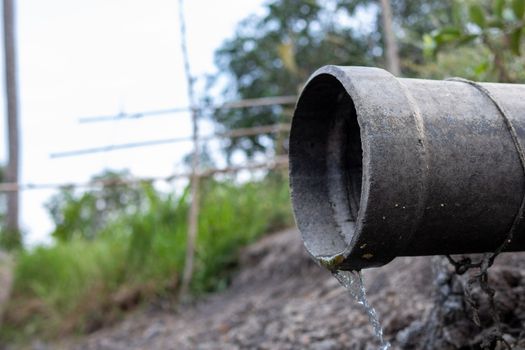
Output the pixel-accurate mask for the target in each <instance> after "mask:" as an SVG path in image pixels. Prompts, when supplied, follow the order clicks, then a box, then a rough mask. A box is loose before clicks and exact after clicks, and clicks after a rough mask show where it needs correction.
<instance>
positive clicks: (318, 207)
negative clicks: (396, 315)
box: [290, 66, 525, 269]
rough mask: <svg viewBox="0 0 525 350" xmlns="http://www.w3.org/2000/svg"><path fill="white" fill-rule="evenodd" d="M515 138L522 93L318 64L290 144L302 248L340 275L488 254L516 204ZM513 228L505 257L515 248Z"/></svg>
mask: <svg viewBox="0 0 525 350" xmlns="http://www.w3.org/2000/svg"><path fill="white" fill-rule="evenodd" d="M480 86H481V89H483V88H484V89H485V90H486V92H483V91H482V90H480V88H479V87H480ZM491 97H492V98H494V99H495V100H496V102H494V101H492V100H491ZM497 105H499V106H501V107H503V113H502V111H500V110H499V109H498V107H497ZM505 118H508V121H509V122H510V125H512V128H514V130H515V136H517V139H516V140H515V141H514V140H513V137H512V133H513V132H512V130H510V128H509V127H508V125H507V123H506V119H505ZM524 141H525V85H511V84H492V83H487V84H485V83H483V84H479V85H478V87H476V86H473V85H470V84H468V83H465V82H457V81H433V80H420V79H398V78H396V77H394V76H392V75H391V74H389V73H388V72H386V71H384V70H381V69H376V68H364V67H337V66H326V67H323V68H321V69H320V70H318V71H317V72H316V73H315V74H314V75H313V76H312V77H311V78H310V80H309V81H308V83H307V85H306V87H305V88H304V90H303V92H302V94H301V96H300V98H299V101H298V103H297V107H296V111H295V114H294V118H293V122H292V130H291V136H290V181H291V189H292V202H293V207H294V212H295V218H296V221H297V224H298V226H299V229H300V231H301V233H302V236H303V240H304V243H305V245H306V248H307V250H308V251H309V252H310V254H311V255H312V256H314V257H316V258H317V259H320V260H322V261H324V263H325V265H327V267H329V268H334V267H336V265H337V268H340V269H361V268H366V267H373V266H380V265H383V264H386V263H388V262H389V261H391V260H392V259H393V258H395V257H396V256H410V255H434V254H466V253H481V252H490V251H494V250H495V249H496V248H497V247H498V246H500V245H501V243H502V242H503V241H504V240H505V239H506V236H507V233H508V232H509V229H510V228H511V227H512V225H513V222H514V220H515V218H516V215H517V213H518V212H519V208H520V205H521V202H522V199H523V196H524V191H525V175H524V171H523V168H522V165H521V163H520V157H519V152H518V149H519V148H520V147H521V145H520V144H523V142H524ZM518 222H520V224H518V226H517V230H516V233H515V234H514V238H513V240H512V241H511V242H510V244H509V245H508V246H507V249H506V250H508V251H517V250H525V232H524V231H525V230H524V229H523V225H522V224H521V223H522V222H521V221H519V220H518Z"/></svg>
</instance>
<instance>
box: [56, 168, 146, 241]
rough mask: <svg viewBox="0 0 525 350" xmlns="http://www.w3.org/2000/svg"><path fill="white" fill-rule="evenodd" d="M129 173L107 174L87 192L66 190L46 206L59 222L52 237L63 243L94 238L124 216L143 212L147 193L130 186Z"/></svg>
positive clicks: (97, 180)
mask: <svg viewBox="0 0 525 350" xmlns="http://www.w3.org/2000/svg"><path fill="white" fill-rule="evenodd" d="M127 180H130V174H129V172H128V171H120V172H115V171H105V172H103V173H102V174H100V175H96V176H94V177H93V178H92V179H91V182H92V183H93V187H92V188H91V189H90V190H88V191H84V192H78V191H75V190H74V189H73V188H71V187H68V188H64V189H62V190H61V191H60V193H58V194H57V195H55V196H54V197H52V198H51V199H50V201H49V202H48V203H47V204H46V207H47V209H48V211H49V214H50V215H51V218H52V219H53V221H54V223H55V230H54V231H53V233H52V235H53V237H54V238H56V239H58V240H60V241H68V240H70V239H72V238H73V237H80V238H85V239H93V238H95V237H96V235H97V233H98V232H99V231H100V230H101V229H102V228H103V227H105V226H106V225H107V223H108V222H110V221H111V220H115V219H117V218H118V216H119V215H120V214H123V213H127V214H131V213H134V212H137V211H139V209H140V207H141V205H142V203H143V201H144V198H145V193H144V191H142V188H141V187H140V186H133V185H129V184H127V183H126V181H127Z"/></svg>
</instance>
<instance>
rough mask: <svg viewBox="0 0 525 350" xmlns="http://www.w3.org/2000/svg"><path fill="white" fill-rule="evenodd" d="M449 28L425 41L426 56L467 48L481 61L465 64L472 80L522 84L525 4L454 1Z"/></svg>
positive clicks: (524, 77)
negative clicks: (478, 56)
mask: <svg viewBox="0 0 525 350" xmlns="http://www.w3.org/2000/svg"><path fill="white" fill-rule="evenodd" d="M451 23H452V24H451V25H448V26H442V27H441V28H439V29H438V30H435V31H433V32H432V33H431V34H428V35H426V36H425V37H424V42H425V48H426V52H427V55H429V56H430V55H436V54H438V53H443V52H445V53H447V52H450V51H451V49H452V50H453V51H457V49H458V48H462V49H464V48H470V49H471V50H476V51H477V52H479V53H480V56H481V57H482V58H483V59H482V60H481V61H479V60H478V61H477V62H476V61H474V62H475V65H473V63H470V64H467V66H470V68H471V71H472V73H473V74H472V75H473V76H474V78H477V79H480V80H497V81H500V82H518V81H524V80H525V74H524V72H523V65H524V63H525V61H524V59H523V55H522V42H523V30H524V28H525V0H490V1H488V0H484V1H459V0H456V1H454V6H453V12H452V18H451Z"/></svg>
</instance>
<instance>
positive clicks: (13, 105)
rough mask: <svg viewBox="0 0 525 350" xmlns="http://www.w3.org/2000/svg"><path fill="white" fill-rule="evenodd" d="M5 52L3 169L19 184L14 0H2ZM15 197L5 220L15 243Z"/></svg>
mask: <svg viewBox="0 0 525 350" xmlns="http://www.w3.org/2000/svg"><path fill="white" fill-rule="evenodd" d="M3 4H4V9H3V11H4V55H5V90H6V101H7V134H8V142H9V163H8V164H7V169H6V174H5V175H6V179H5V180H6V182H10V183H18V174H19V170H18V168H19V166H18V157H19V140H18V135H19V131H18V96H17V93H18V91H17V90H18V88H17V71H16V39H15V37H16V35H15V18H14V17H15V14H14V13H15V9H14V0H4V1H3ZM18 196H19V193H18V192H17V191H13V192H10V193H8V194H7V223H6V228H7V231H8V234H10V235H13V237H10V238H9V241H11V242H16V241H18V240H19V237H18V235H19V234H20V232H19V231H20V230H19V225H18Z"/></svg>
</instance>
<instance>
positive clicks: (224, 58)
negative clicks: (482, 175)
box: [213, 0, 373, 156]
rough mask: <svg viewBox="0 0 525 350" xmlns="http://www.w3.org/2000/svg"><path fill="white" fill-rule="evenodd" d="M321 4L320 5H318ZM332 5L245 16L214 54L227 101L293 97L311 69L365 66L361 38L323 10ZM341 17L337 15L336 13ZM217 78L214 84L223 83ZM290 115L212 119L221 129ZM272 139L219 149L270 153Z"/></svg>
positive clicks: (299, 5)
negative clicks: (232, 34) (234, 32)
mask: <svg viewBox="0 0 525 350" xmlns="http://www.w3.org/2000/svg"><path fill="white" fill-rule="evenodd" d="M321 3H325V5H323V6H322V5H321ZM330 6H331V7H332V9H333V8H334V6H336V2H335V1H325V2H321V1H299V0H283V1H273V2H271V3H270V4H268V5H267V7H266V10H267V14H266V15H264V16H251V17H249V18H247V19H246V20H244V21H242V22H241V23H240V24H239V26H238V27H237V31H236V34H235V36H234V37H233V38H232V39H229V40H227V41H226V42H225V43H224V44H223V45H222V47H221V48H220V49H219V50H218V51H217V52H216V56H215V62H216V65H217V67H218V68H219V71H220V72H224V73H226V75H227V78H228V80H229V81H228V84H227V86H226V88H225V89H224V92H223V96H224V98H225V99H227V100H232V99H245V98H258V97H265V96H278V95H296V94H297V93H298V92H299V89H300V87H301V86H302V84H303V83H304V81H305V80H306V78H307V77H308V76H309V74H310V73H312V72H313V71H314V70H315V69H317V68H319V67H320V66H321V65H323V64H326V63H331V64H340V65H350V64H352V65H370V64H372V62H373V61H372V60H370V59H369V57H370V55H368V54H367V52H368V50H369V48H368V47H367V45H366V39H365V38H364V37H360V36H359V34H358V33H356V32H354V31H353V30H352V29H351V28H349V27H348V26H343V25H340V24H339V22H340V21H338V19H340V18H337V17H336V16H333V14H332V13H330V11H329V10H328V7H330ZM342 16H343V14H342ZM223 77H224V75H223V73H221V74H219V76H218V77H217V79H220V78H223ZM290 117H291V110H289V109H285V108H282V107H278V106H271V107H256V108H250V109H245V110H229V111H217V112H216V113H215V114H214V115H213V118H214V120H215V121H216V122H217V123H218V124H219V125H220V127H222V128H224V129H235V128H243V127H251V126H256V125H269V124H274V123H279V122H288V121H289V120H290ZM272 141H275V138H274V136H272V135H262V136H252V137H244V138H237V139H232V140H229V141H228V144H227V145H225V146H226V147H225V148H226V151H227V153H228V154H231V152H233V151H234V150H242V151H243V152H245V153H246V154H247V155H248V156H253V155H254V154H255V153H258V152H264V151H267V150H268V149H273V146H270V147H268V144H269V143H270V144H273V142H272Z"/></svg>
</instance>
